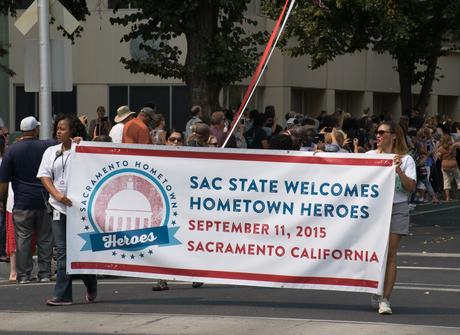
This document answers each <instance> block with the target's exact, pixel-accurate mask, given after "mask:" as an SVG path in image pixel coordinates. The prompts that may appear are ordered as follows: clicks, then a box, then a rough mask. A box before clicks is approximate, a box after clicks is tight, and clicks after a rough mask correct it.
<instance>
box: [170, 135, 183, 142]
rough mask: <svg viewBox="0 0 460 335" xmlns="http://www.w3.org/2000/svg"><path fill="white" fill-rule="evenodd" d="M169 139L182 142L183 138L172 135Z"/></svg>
mask: <svg viewBox="0 0 460 335" xmlns="http://www.w3.org/2000/svg"><path fill="white" fill-rule="evenodd" d="M168 141H169V142H182V138H179V137H173V136H171V137H170V138H168Z"/></svg>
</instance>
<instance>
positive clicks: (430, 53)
mask: <svg viewBox="0 0 460 335" xmlns="http://www.w3.org/2000/svg"><path fill="white" fill-rule="evenodd" d="M323 2H324V4H325V6H326V7H327V9H324V8H319V7H318V5H317V4H315V3H312V2H311V1H308V0H300V1H298V4H297V8H296V10H295V11H294V13H293V15H292V17H291V18H290V20H289V23H288V26H287V28H286V37H287V38H289V37H293V38H295V39H296V40H297V41H298V43H296V44H294V45H293V46H289V47H287V46H286V44H285V45H284V48H285V50H286V51H287V52H289V53H290V54H291V55H292V56H294V57H297V56H302V55H307V54H308V55H311V57H312V67H313V68H317V67H319V66H321V65H323V64H325V63H326V62H327V61H330V60H332V59H334V58H335V57H336V56H338V55H343V54H345V53H353V52H356V51H362V50H365V49H372V50H374V51H377V52H379V53H384V52H388V53H389V54H390V55H391V56H392V57H393V58H394V59H395V60H396V61H397V68H396V70H397V71H398V75H399V83H400V93H401V105H402V111H403V113H407V112H408V111H410V110H411V109H412V107H413V106H412V85H414V84H417V83H419V84H421V90H420V94H419V97H418V101H417V103H416V108H417V109H419V110H420V111H422V112H424V111H425V108H426V106H427V103H428V99H429V96H430V92H431V90H432V87H433V81H434V80H435V79H436V70H437V68H438V67H437V65H438V59H439V57H441V56H443V55H446V54H448V53H449V51H451V50H452V49H453V48H455V47H456V46H455V42H457V41H458V37H459V33H460V2H459V1H449V0H405V1H397V0H346V1H344V0H325V1H323ZM264 6H265V9H266V10H267V12H268V13H270V14H271V15H273V16H274V15H276V13H277V12H278V11H279V6H276V4H275V5H273V3H272V1H269V0H264Z"/></svg>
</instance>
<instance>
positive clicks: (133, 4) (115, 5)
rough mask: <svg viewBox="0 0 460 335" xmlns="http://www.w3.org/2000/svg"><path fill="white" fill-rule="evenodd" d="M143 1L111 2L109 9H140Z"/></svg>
mask: <svg viewBox="0 0 460 335" xmlns="http://www.w3.org/2000/svg"><path fill="white" fill-rule="evenodd" d="M140 2H141V0H131V1H126V0H109V2H108V7H109V9H130V8H139V7H140Z"/></svg>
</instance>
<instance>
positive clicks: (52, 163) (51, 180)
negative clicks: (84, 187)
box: [37, 115, 97, 306]
mask: <svg viewBox="0 0 460 335" xmlns="http://www.w3.org/2000/svg"><path fill="white" fill-rule="evenodd" d="M56 125H57V126H56ZM79 126H80V120H78V118H77V117H76V116H74V115H61V116H58V117H57V118H56V121H55V127H54V129H56V137H57V140H58V141H59V142H60V143H59V144H58V145H55V146H52V147H49V148H48V149H46V151H45V153H44V154H43V158H42V162H41V164H40V168H39V169H38V174H37V178H40V179H41V181H42V183H43V186H44V187H45V188H46V190H47V191H48V192H49V194H50V198H49V205H50V212H52V216H53V221H52V229H53V235H54V242H55V244H56V250H57V278H56V285H55V287H54V294H53V298H51V299H48V300H47V301H46V304H47V305H48V306H65V305H71V304H72V277H71V276H70V275H68V274H67V272H66V258H67V255H66V222H67V216H66V212H67V207H70V206H72V201H71V200H70V199H69V198H67V181H68V180H69V158H70V154H71V153H70V149H71V146H72V138H74V137H76V136H81V134H79V133H78V129H79ZM81 279H82V280H83V282H84V283H85V286H86V301H87V302H93V301H94V299H96V296H97V279H96V275H82V276H81Z"/></svg>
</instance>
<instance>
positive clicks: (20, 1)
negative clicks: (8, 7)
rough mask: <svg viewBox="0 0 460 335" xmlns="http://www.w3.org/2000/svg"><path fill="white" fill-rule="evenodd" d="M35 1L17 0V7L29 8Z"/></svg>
mask: <svg viewBox="0 0 460 335" xmlns="http://www.w3.org/2000/svg"><path fill="white" fill-rule="evenodd" d="M32 2H34V0H17V1H16V8H17V9H27V8H29V6H30V5H31V4H32Z"/></svg>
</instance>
